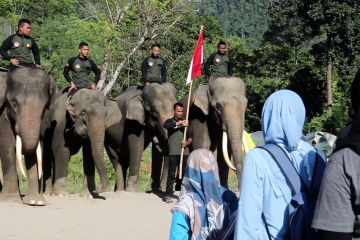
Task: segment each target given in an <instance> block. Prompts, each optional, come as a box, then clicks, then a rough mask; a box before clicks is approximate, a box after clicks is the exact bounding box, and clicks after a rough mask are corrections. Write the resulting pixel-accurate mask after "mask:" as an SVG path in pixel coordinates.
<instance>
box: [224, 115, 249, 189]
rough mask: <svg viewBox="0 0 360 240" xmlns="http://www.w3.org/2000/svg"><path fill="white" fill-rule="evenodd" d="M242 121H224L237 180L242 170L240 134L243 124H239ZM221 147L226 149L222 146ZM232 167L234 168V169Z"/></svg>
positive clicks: (241, 133)
mask: <svg viewBox="0 0 360 240" xmlns="http://www.w3.org/2000/svg"><path fill="white" fill-rule="evenodd" d="M241 122H242V121H229V122H227V123H226V131H227V132H228V135H229V136H228V140H229V142H230V149H231V153H232V156H233V161H234V165H235V169H236V175H237V176H238V179H239V182H240V178H241V172H242V142H243V141H242V139H243V138H242V137H243V136H242V135H243V129H244V126H243V125H242V124H240V123H241ZM223 149H227V148H224V147H223ZM235 169H234V170H235Z"/></svg>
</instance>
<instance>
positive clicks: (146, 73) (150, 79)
mask: <svg viewBox="0 0 360 240" xmlns="http://www.w3.org/2000/svg"><path fill="white" fill-rule="evenodd" d="M141 73H142V78H143V81H144V84H148V83H154V82H156V83H160V84H161V83H165V82H166V77H167V76H166V74H167V73H166V65H165V60H164V59H163V58H161V57H160V45H159V44H156V43H155V44H153V45H152V46H151V56H149V57H147V58H145V59H144V61H143V63H142V65H141Z"/></svg>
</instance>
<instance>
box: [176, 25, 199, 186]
mask: <svg viewBox="0 0 360 240" xmlns="http://www.w3.org/2000/svg"><path fill="white" fill-rule="evenodd" d="M203 29H204V26H201V27H200V32H199V36H200V34H201V32H202V31H203ZM192 84H193V80H192V79H191V82H190V89H189V94H188V99H187V105H186V117H185V120H187V121H188V120H189V110H190V100H191V90H192ZM187 129H188V127H185V129H184V137H183V142H185V141H186V132H187ZM184 150H185V148H184V147H181V154H180V164H179V178H180V179H181V178H182V175H183V172H182V169H183V164H184V163H183V160H184Z"/></svg>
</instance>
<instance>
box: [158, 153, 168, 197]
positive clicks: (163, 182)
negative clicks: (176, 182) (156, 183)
mask: <svg viewBox="0 0 360 240" xmlns="http://www.w3.org/2000/svg"><path fill="white" fill-rule="evenodd" d="M168 174H169V156H164V161H163V166H162V173H161V184H160V186H161V190H162V191H163V192H164V191H165V190H166V181H167V178H168Z"/></svg>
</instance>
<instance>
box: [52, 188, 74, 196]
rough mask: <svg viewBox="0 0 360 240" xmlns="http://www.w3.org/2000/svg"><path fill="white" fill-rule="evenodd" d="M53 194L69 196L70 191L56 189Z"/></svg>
mask: <svg viewBox="0 0 360 240" xmlns="http://www.w3.org/2000/svg"><path fill="white" fill-rule="evenodd" d="M51 196H56V197H69V196H70V193H69V192H68V191H66V190H57V189H54V190H53V191H52V193H51Z"/></svg>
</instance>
